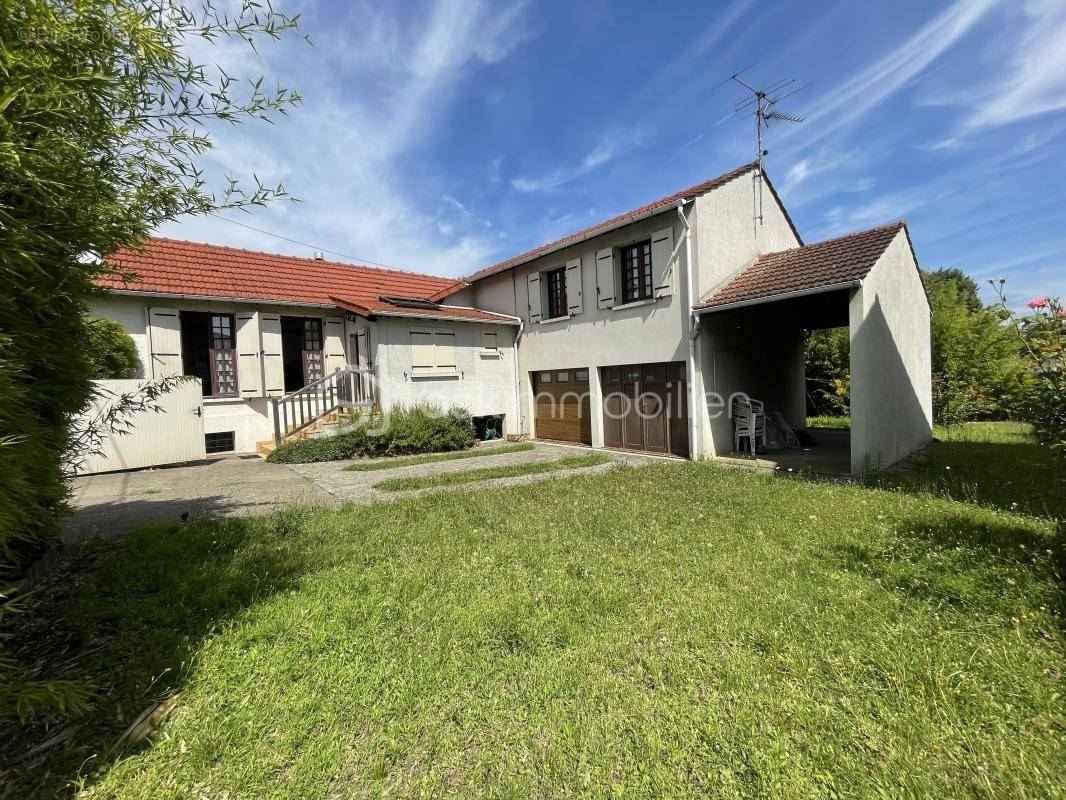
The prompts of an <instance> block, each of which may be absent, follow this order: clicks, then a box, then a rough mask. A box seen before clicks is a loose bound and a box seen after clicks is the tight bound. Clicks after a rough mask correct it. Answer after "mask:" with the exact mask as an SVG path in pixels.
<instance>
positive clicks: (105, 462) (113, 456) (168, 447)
mask: <svg viewBox="0 0 1066 800" xmlns="http://www.w3.org/2000/svg"><path fill="white" fill-rule="evenodd" d="M94 383H95V384H96V386H97V388H99V389H101V390H103V391H102V396H100V397H98V398H97V400H96V401H95V402H94V404H93V407H92V408H91V409H90V410H89V412H88V415H89V418H92V417H95V416H96V415H97V414H98V413H99V412H100V410H101V409H102V408H104V407H106V406H107V405H109V404H110V403H113V402H114V399H115V397H116V396H118V395H120V394H129V393H131V392H134V391H136V390H137V387H139V386H140V385H141V384H143V383H144V381H141V380H112V381H94ZM203 401H204V399H203V387H202V386H201V385H200V381H181V382H180V383H178V384H177V386H175V387H174V389H173V390H171V391H170V392H168V393H167V394H165V395H163V396H162V397H160V398H159V400H158V405H159V406H160V407H161V409H162V410H160V411H158V412H142V413H139V414H136V415H135V416H134V417H132V418H131V419H130V420H129V421H130V426H129V428H130V429H129V431H128V432H127V433H121V434H119V433H105V434H104V441H103V447H102V448H101V452H100V453H99V454H94V455H90V456H88V457H87V458H86V459H85V465H84V467H83V468H82V469H81V470H80V472H81V474H84V475H91V474H93V473H96V472H111V471H113V470H119V469H136V468H138V467H158V466H162V465H164V464H180V463H182V462H185V461H202V460H203V459H205V458H206V457H207V451H206V446H205V442H204V413H203Z"/></svg>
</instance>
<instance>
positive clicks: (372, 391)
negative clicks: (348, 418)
mask: <svg viewBox="0 0 1066 800" xmlns="http://www.w3.org/2000/svg"><path fill="white" fill-rule="evenodd" d="M375 383H376V382H375V380H374V370H373V369H372V368H360V367H354V366H347V367H344V368H342V369H337V370H335V371H334V372H332V373H330V374H329V375H326V376H325V377H322V378H319V379H318V380H317V381H314V382H313V383H309V384H308V385H307V386H304V387H303V388H302V389H297V390H296V391H295V392H291V393H290V394H287V395H285V396H284V397H274V398H271V400H270V406H271V415H272V417H273V419H274V438H273V439H267V440H265V441H262V442H256V445H255V451H256V452H257V453H258V454H259V455H261V456H263V457H264V458H265V457H266V456H268V455H270V454H271V453H272V452H274V450H276V449H277V448H278V447H280V446H281V445H282V444H283V443H284V442H290V441H295V440H297V439H309V438H315V437H317V436H329V435H332V434H333V433H334V432H335V431H336V427H337V425H338V424H340V421H341V416H342V415H343V414H345V413H347V412H350V411H355V410H357V409H372V408H374V407H375V406H376V405H377V391H376V386H375Z"/></svg>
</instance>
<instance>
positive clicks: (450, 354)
mask: <svg viewBox="0 0 1066 800" xmlns="http://www.w3.org/2000/svg"><path fill="white" fill-rule="evenodd" d="M433 344H434V346H435V349H436V351H437V352H436V358H437V372H456V364H455V334H454V333H436V334H434V335H433Z"/></svg>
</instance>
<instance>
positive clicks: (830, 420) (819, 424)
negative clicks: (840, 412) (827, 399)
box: [807, 417, 851, 431]
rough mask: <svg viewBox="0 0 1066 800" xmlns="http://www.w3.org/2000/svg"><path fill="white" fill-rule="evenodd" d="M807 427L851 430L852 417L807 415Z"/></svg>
mask: <svg viewBox="0 0 1066 800" xmlns="http://www.w3.org/2000/svg"><path fill="white" fill-rule="evenodd" d="M807 427H808V428H831V429H832V430H837V431H848V430H851V417H807Z"/></svg>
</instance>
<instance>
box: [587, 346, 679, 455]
mask: <svg viewBox="0 0 1066 800" xmlns="http://www.w3.org/2000/svg"><path fill="white" fill-rule="evenodd" d="M602 386H603V441H604V444H606V445H607V446H608V447H621V448H624V449H626V450H643V451H646V452H650V453H671V454H673V455H677V456H688V454H689V452H688V393H687V391H686V386H685V365H684V363H682V362H671V363H662V364H629V365H626V366H617V367H605V368H604V369H603V371H602Z"/></svg>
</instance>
